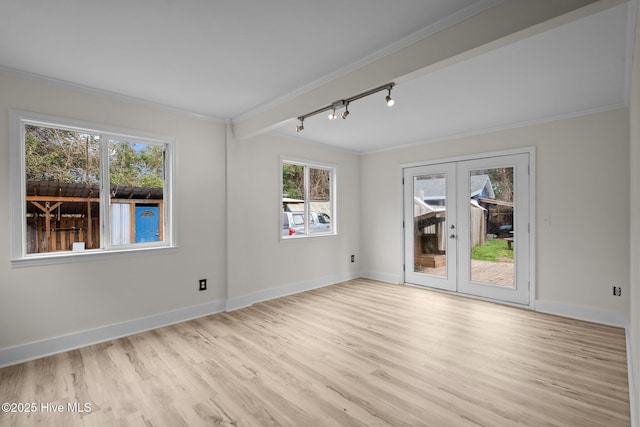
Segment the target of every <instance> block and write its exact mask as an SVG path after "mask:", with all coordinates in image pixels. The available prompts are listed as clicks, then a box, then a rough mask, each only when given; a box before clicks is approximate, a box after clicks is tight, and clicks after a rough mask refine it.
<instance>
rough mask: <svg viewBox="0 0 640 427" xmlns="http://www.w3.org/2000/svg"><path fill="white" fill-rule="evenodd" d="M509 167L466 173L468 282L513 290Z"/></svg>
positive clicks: (512, 217)
mask: <svg viewBox="0 0 640 427" xmlns="http://www.w3.org/2000/svg"><path fill="white" fill-rule="evenodd" d="M513 172H514V168H513V167H504V168H494V169H481V170H473V171H471V172H470V173H469V175H470V176H469V180H470V181H469V188H470V191H469V192H470V194H469V224H470V227H469V229H470V233H469V239H470V245H469V247H470V248H471V253H470V257H471V262H470V265H471V280H472V281H473V282H480V283H484V284H491V285H498V286H505V287H511V288H513V287H514V283H515V282H514V271H515V268H514V251H513V249H514V247H515V246H514V245H515V238H516V236H515V234H514V209H513V206H514V200H515V199H514V185H513Z"/></svg>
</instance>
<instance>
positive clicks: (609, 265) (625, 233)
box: [361, 109, 629, 324]
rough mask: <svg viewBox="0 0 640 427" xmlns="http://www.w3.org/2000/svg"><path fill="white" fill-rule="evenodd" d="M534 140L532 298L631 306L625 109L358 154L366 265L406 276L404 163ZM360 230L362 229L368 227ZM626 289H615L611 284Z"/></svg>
mask: <svg viewBox="0 0 640 427" xmlns="http://www.w3.org/2000/svg"><path fill="white" fill-rule="evenodd" d="M529 146H534V147H536V150H537V151H536V157H537V182H536V186H537V212H536V215H537V217H539V216H540V215H549V216H550V217H551V221H550V225H549V226H544V225H543V224H541V223H540V222H538V223H537V226H538V233H537V236H536V238H537V269H536V275H537V287H536V299H537V305H539V306H544V307H547V308H548V307H551V308H552V309H553V310H554V311H557V310H563V311H565V312H566V314H570V313H573V314H574V315H582V316H584V317H591V318H592V320H598V321H605V322H611V323H618V324H626V322H627V321H628V316H629V256H628V245H629V196H628V194H629V193H628V191H629V160H628V156H629V120H628V110H627V109H619V110H615V111H610V112H605V113H600V114H594V115H590V116H583V117H578V118H572V119H565V120H558V121H554V122H548V123H544V124H539V125H534V126H527V127H521V128H517V129H510V130H504V131H500V132H494V133H488V134H483V135H478V136H471V137H466V138H460V139H456V140H450V141H446V142H439V143H432V144H422V145H416V146H412V147H407V148H403V149H397V150H393V151H386V152H381V153H375V154H370V155H367V156H364V157H363V159H362V161H361V163H362V174H361V181H362V197H361V202H362V206H361V209H362V212H366V215H363V216H362V229H363V234H362V248H363V257H362V259H363V260H364V261H363V262H364V265H363V271H365V272H366V274H367V275H368V276H371V277H378V278H381V279H387V280H389V281H393V282H396V281H401V280H402V277H403V276H402V229H401V221H402V205H401V201H402V198H401V197H402V196H401V186H400V165H401V164H403V163H411V162H419V161H429V160H434V159H442V158H448V157H455V156H463V155H469V154H473V153H483V152H491V151H498V150H506V149H513V148H517V147H529ZM364 230H366V231H364ZM613 284H618V285H621V286H622V289H623V296H622V297H614V296H613V295H612V291H611V289H612V285H613Z"/></svg>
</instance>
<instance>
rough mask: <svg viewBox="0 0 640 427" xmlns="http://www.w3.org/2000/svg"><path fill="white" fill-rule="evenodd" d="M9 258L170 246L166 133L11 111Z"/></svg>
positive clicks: (169, 157) (169, 160)
mask: <svg viewBox="0 0 640 427" xmlns="http://www.w3.org/2000/svg"><path fill="white" fill-rule="evenodd" d="M12 122H13V123H12V125H13V131H12V158H13V161H12V179H13V194H12V197H13V198H12V201H13V204H12V205H13V210H14V211H13V220H14V227H13V229H14V254H13V258H14V260H24V259H38V258H47V259H52V258H55V257H60V256H68V255H78V254H87V253H100V252H114V251H122V250H132V249H148V248H157V247H166V246H171V244H172V232H171V231H172V229H173V227H172V221H171V219H172V215H171V203H170V202H171V191H170V189H171V170H172V167H171V165H172V157H173V156H172V155H171V153H172V149H173V144H172V142H171V140H170V139H168V138H162V137H153V136H148V135H142V134H136V133H135V132H123V131H119V130H115V129H108V128H104V127H100V126H96V125H91V124H86V123H79V122H75V121H70V120H66V119H60V118H55V117H49V116H42V115H36V114H31V113H22V112H12Z"/></svg>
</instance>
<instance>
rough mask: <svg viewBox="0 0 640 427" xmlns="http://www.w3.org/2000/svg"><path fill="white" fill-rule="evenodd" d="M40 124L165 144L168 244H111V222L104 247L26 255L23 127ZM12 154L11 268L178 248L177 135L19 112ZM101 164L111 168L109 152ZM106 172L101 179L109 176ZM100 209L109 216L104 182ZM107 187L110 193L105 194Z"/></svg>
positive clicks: (13, 121) (103, 231) (103, 230)
mask: <svg viewBox="0 0 640 427" xmlns="http://www.w3.org/2000/svg"><path fill="white" fill-rule="evenodd" d="M25 124H35V125H41V126H48V127H55V128H60V129H69V130H76V131H78V130H79V131H83V132H87V133H96V134H100V135H103V136H104V137H106V138H113V137H116V138H121V139H127V140H129V141H133V142H140V143H147V144H164V145H165V146H166V150H165V151H166V152H167V157H168V158H167V159H165V170H164V193H163V205H164V212H163V213H164V224H163V227H164V229H163V230H164V231H163V235H164V241H163V242H154V243H139V244H135V245H134V244H131V245H119V246H111V245H110V224H109V222H110V221H103V222H102V226H101V227H100V241H101V242H103V243H102V245H103V248H100V249H93V250H90V251H81V252H72V251H65V252H48V253H38V254H27V253H26V221H25V218H26V198H25V197H26V194H25V186H26V176H25V135H24V125H25ZM9 138H10V142H9V146H10V149H9V154H10V168H9V172H10V180H11V184H10V185H11V186H10V188H11V198H10V200H11V264H12V266H13V267H28V266H37V265H51V264H60V263H67V262H78V261H87V260H91V259H104V257H118V256H120V257H121V256H123V255H124V256H130V255H132V254H144V253H158V251H167V250H170V251H173V250H175V249H176V248H177V241H176V227H175V222H176V214H175V204H176V200H175V199H176V196H175V171H176V143H175V139H174V138H172V137H167V136H163V135H155V134H150V133H145V132H139V131H134V130H128V129H122V128H114V127H110V126H105V125H100V124H95V123H90V122H85V121H80V120H73V119H68V118H64V117H57V116H51V115H46V114H39V113H32V112H27V111H20V110H11V111H10V129H9ZM101 156H102V157H101V161H102V162H101V164H102V167H103V168H107V167H108V166H106V165H105V163H104V160H105V158H104V157H106V156H108V153H101ZM104 172H105V171H104V170H102V171H101V176H103V177H104V176H107V175H106V174H105V173H104ZM100 185H101V191H100V193H101V194H100V198H101V202H100V209H101V218H110V216H109V201H108V197H109V184H108V182H106V180H101V183H100ZM105 186H106V190H105Z"/></svg>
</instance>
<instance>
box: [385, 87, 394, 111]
mask: <svg viewBox="0 0 640 427" xmlns="http://www.w3.org/2000/svg"><path fill="white" fill-rule="evenodd" d="M385 100H386V101H387V106H389V107H393V104H395V103H396V101H394V100H393V98H391V87H389V95H387V97H386V98H385Z"/></svg>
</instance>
